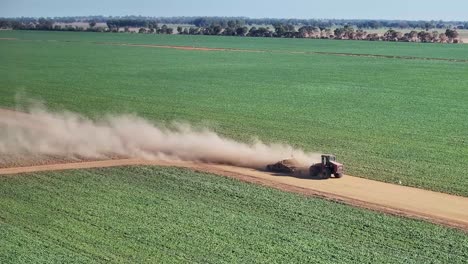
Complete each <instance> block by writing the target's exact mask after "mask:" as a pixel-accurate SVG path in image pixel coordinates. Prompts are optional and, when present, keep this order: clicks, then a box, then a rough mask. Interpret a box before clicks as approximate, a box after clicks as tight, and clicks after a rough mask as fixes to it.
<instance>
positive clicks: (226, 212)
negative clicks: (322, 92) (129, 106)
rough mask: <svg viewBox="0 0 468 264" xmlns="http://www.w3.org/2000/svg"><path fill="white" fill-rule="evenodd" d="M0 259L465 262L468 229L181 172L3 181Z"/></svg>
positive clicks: (96, 172)
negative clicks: (463, 230) (462, 230)
mask: <svg viewBox="0 0 468 264" xmlns="http://www.w3.org/2000/svg"><path fill="white" fill-rule="evenodd" d="M0 212H1V213H0V237H1V243H0V263H72V262H73V263H94V262H111V263H122V262H125V263H177V262H184V263H187V262H195V263H258V262H261V263H270V262H275V263H453V264H455V263H466V260H467V259H468V236H467V235H466V234H465V233H463V232H461V231H455V230H451V229H448V228H444V227H439V226H436V225H432V224H428V223H424V222H421V221H415V220H408V219H404V218H398V217H392V216H387V215H384V214H379V213H375V212H371V211H366V210H362V209H357V208H352V207H349V206H345V205H341V204H337V203H333V202H328V201H324V200H320V199H310V198H305V197H302V196H299V195H295V194H290V193H284V192H281V191H279V190H274V189H270V188H265V187H261V186H257V185H254V184H248V183H242V182H239V181H236V180H233V179H228V178H224V177H220V176H214V175H209V174H201V173H195V172H191V171H189V170H183V169H174V168H152V167H124V168H108V169H89V170H76V171H66V172H47V173H33V174H24V175H15V176H6V177H5V176H4V177H0Z"/></svg>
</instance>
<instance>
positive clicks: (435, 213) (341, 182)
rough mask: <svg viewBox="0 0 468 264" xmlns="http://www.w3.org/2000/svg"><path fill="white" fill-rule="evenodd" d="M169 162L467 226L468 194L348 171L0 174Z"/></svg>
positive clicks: (207, 166) (13, 170)
mask: <svg viewBox="0 0 468 264" xmlns="http://www.w3.org/2000/svg"><path fill="white" fill-rule="evenodd" d="M137 165H151V166H171V167H184V168H189V169H192V170H195V171H202V172H209V173H214V174H218V175H223V176H227V177H232V178H235V179H239V180H241V181H245V182H251V183H256V184H261V185H264V186H268V187H273V188H277V189H280V190H284V191H287V192H293V193H299V194H302V195H307V196H318V197H322V198H325V199H328V200H333V201H338V202H341V203H345V204H349V205H352V206H357V207H362V208H367V209H371V210H375V211H380V212H385V213H389V214H393V215H398V216H405V217H410V218H415V219H422V220H426V221H429V222H433V223H437V224H441V225H445V226H450V227H455V228H458V229H461V230H465V231H468V198H466V197H459V196H454V195H449V194H444V193H437V192H432V191H426V190H422V189H416V188H411V187H405V186H400V185H394V184H388V183H383V182H378V181H372V180H367V179H362V178H358V177H352V176H345V177H344V178H342V179H330V180H311V179H304V178H295V177H291V176H278V175H272V174H270V173H267V172H263V171H258V170H253V169H247V168H240V167H233V166H227V165H216V164H200V163H193V162H180V161H144V160H136V159H120V160H106V161H91V162H78V163H66V164H51V165H42V166H31V167H16V168H3V169H0V175H13V174H18V173H29V172H40V171H57V170H70V169H84V168H96V167H114V166H137Z"/></svg>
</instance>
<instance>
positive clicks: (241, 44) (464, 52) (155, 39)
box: [0, 31, 468, 60]
mask: <svg viewBox="0 0 468 264" xmlns="http://www.w3.org/2000/svg"><path fill="white" fill-rule="evenodd" d="M0 33H1V34H0V38H5V37H8V38H19V39H27V40H42V41H43V40H58V41H78V42H95V41H98V42H101V41H105V42H114V43H137V44H159V45H179V46H195V47H210V48H219V47H224V48H240V49H261V50H266V51H306V52H307V51H309V52H314V51H319V52H335V53H354V54H377V55H393V56H415V57H425V58H446V59H465V60H466V59H468V45H457V44H435V43H389V42H371V41H351V40H350V41H345V40H320V39H319V40H311V39H286V38H285V39H281V38H261V39H259V38H249V37H244V38H243V37H223V36H220V37H216V36H184V35H151V34H130V33H92V32H80V33H78V32H45V31H42V32H41V31H3V32H0Z"/></svg>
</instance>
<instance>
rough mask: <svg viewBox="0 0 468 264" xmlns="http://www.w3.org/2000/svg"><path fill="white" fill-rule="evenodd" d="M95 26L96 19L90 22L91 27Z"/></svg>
mask: <svg viewBox="0 0 468 264" xmlns="http://www.w3.org/2000/svg"><path fill="white" fill-rule="evenodd" d="M95 26H96V21H94V20H93V21H91V22H89V27H91V28H93V27H95Z"/></svg>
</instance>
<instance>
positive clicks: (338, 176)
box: [335, 173, 343, 179]
mask: <svg viewBox="0 0 468 264" xmlns="http://www.w3.org/2000/svg"><path fill="white" fill-rule="evenodd" d="M342 177H343V173H335V178H337V179H339V178H342Z"/></svg>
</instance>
